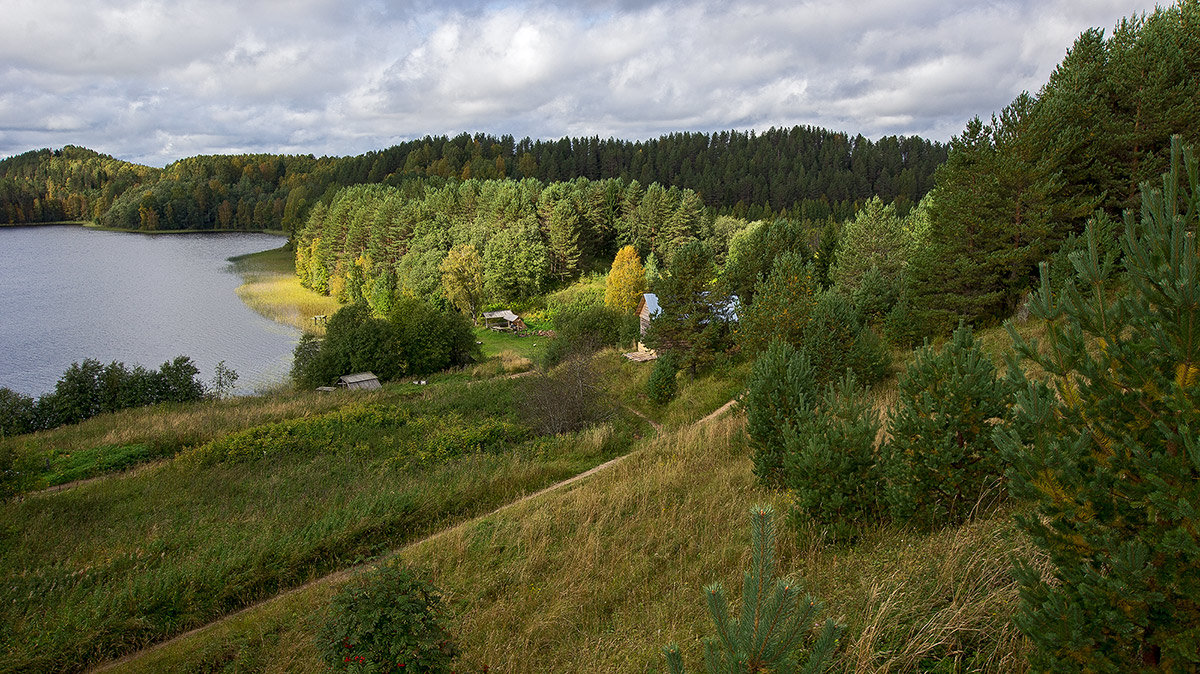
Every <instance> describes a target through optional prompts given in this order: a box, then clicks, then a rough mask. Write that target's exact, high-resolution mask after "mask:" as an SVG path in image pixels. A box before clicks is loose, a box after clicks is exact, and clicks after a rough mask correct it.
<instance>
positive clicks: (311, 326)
mask: <svg viewBox="0 0 1200 674" xmlns="http://www.w3.org/2000/svg"><path fill="white" fill-rule="evenodd" d="M231 261H232V262H233V266H234V270H235V271H237V272H238V273H239V274H241V276H242V285H241V286H239V287H238V288H237V294H238V297H240V298H241V299H242V301H243V302H245V303H246V305H247V306H249V307H250V308H251V309H254V310H255V311H257V312H258V313H260V314H262V315H263V316H265V317H267V318H269V319H271V320H273V321H275V322H277V323H283V324H284V325H291V326H293V327H296V328H299V329H301V330H305V331H308V332H313V333H316V334H324V332H325V328H324V326H323V325H321V324H317V323H315V322H313V316H322V315H323V316H332V315H333V314H334V313H336V312H337V310H338V309H339V308H341V304H339V303H338V301H337V300H336V299H334V298H332V297H327V296H325V295H321V294H318V293H315V292H313V291H311V290H309V289H308V288H305V287H304V286H302V285H300V279H299V278H298V277H297V276H296V258H295V254H294V253H292V252H291V251H289V250H287V249H286V247H285V248H276V249H274V250H268V251H263V252H261V253H252V254H250V255H241V256H238V257H235V258H231Z"/></svg>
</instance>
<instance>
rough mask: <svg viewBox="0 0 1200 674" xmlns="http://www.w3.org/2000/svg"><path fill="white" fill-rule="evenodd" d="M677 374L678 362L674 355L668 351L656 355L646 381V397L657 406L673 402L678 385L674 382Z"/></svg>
mask: <svg viewBox="0 0 1200 674" xmlns="http://www.w3.org/2000/svg"><path fill="white" fill-rule="evenodd" d="M678 374H679V361H678V360H677V359H676V358H675V354H673V353H671V352H670V351H665V352H663V353H660V354H658V359H657V360H655V361H654V369H653V370H651V371H650V378H649V379H648V380H646V397H648V398H650V400H651V401H652V402H654V403H656V404H659V405H666V404H667V403H669V402H671V401H672V400H674V398H675V394H676V393H677V392H678V391H679V384H678V383H677V382H676V381H675V378H676V376H677V375H678Z"/></svg>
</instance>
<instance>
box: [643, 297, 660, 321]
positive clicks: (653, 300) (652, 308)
mask: <svg viewBox="0 0 1200 674" xmlns="http://www.w3.org/2000/svg"><path fill="white" fill-rule="evenodd" d="M642 299H644V300H646V311H648V312H649V313H650V316H651V317H653V316H654V315H655V314H657V313H658V312H659V311H662V309H660V308H659V306H658V295H655V294H654V293H646V294H644V295H642Z"/></svg>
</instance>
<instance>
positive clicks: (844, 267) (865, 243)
mask: <svg viewBox="0 0 1200 674" xmlns="http://www.w3.org/2000/svg"><path fill="white" fill-rule="evenodd" d="M911 249H912V240H911V239H910V237H909V236H908V233H907V232H906V231H905V229H904V226H903V224H902V222H901V218H900V217H899V216H898V215H896V207H895V205H894V204H889V205H887V206H885V205H884V204H883V202H882V201H881V200H880V199H879V197H874V198H871V199H869V200H867V203H865V204H863V207H862V208H861V209H859V211H858V213H857V214H856V215H855V217H854V220H851V221H850V222H847V223H846V225H845V226H844V227H842V233H841V237H840V238H839V240H838V247H837V252H836V254H835V257H836V260H837V262H836V263H835V264H834V266H833V268H832V270H831V276H832V278H833V282H834V286H835V287H837V288H839V289H840V290H841V291H842V292H844V293H846V294H847V295H853V294H854V293H855V292H857V291H858V290H859V287H860V286H861V285H862V280H863V277H864V275H865V274H866V273H867V271H868V270H871V269H874V270H876V271H877V272H878V273H879V274H880V275H882V276H883V278H884V279H886V280H887V281H888V282H890V283H892V284H895V283H898V282H899V281H900V277H901V275H902V274H903V273H904V267H905V265H906V264H907V262H908V257H909V254H910V253H911Z"/></svg>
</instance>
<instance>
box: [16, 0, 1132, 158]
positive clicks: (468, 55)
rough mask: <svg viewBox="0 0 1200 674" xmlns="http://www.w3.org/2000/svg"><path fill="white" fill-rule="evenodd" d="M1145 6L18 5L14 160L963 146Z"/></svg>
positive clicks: (915, 2)
mask: <svg viewBox="0 0 1200 674" xmlns="http://www.w3.org/2000/svg"><path fill="white" fill-rule="evenodd" d="M1139 1H1140V2H1141V5H1139V6H1137V7H1134V8H1132V9H1131V8H1130V7H1129V5H1128V3H1127V2H1117V1H1115V0H1045V1H1040V0H999V1H993V2H977V3H959V4H956V5H953V6H952V7H947V4H946V3H944V2H936V1H934V0H909V1H907V2H903V3H901V2H895V1H892V0H864V1H863V2H856V3H844V2H837V1H835V0H807V1H802V2H785V1H760V2H749V3H747V2H738V3H730V2H724V3H717V2H657V1H641V0H603V1H601V2H582V1H576V2H574V3H548V2H537V1H524V0H511V1H507V2H493V3H487V4H482V5H481V4H478V3H469V2H464V1H455V2H449V3H446V2H433V0H411V1H409V2H393V1H389V0H373V1H371V2H365V3H360V4H357V5H353V6H351V7H350V8H349V9H348V8H347V4H346V3H340V2H336V1H335V0H302V1H299V2H283V1H282V0H272V1H268V2H256V3H243V2H237V1H236V0H217V1H215V2H207V3H204V4H203V5H197V4H195V3H185V2H171V1H167V0H123V1H118V2H100V1H98V0H92V1H82V2H65V1H64V0H37V1H31V0H11V1H10V2H9V3H8V6H7V7H6V11H5V15H6V16H5V19H6V20H5V21H4V22H2V23H0V155H9V154H15V153H19V152H23V151H25V150H28V149H32V148H35V147H45V146H51V147H57V146H61V145H64V144H68V143H70V144H77V145H85V146H88V147H93V148H95V149H98V150H101V151H104V152H108V153H111V154H114V155H116V156H119V157H123V158H127V159H131V160H134V161H141V162H146V163H150V164H155V165H163V164H165V163H167V162H170V161H173V160H174V159H177V158H179V157H182V156H188V155H191V154H197V153H214V152H240V151H256V152H304V153H307V152H312V153H315V154H353V153H358V152H363V151H366V150H369V149H377V148H381V147H386V146H387V145H390V144H392V143H394V142H397V141H399V140H403V139H407V138H414V137H420V136H424V135H426V134H443V133H445V134H455V133H459V132H462V131H483V132H489V133H509V134H513V135H514V136H516V137H522V136H526V135H528V136H532V137H540V138H555V137H561V136H563V135H575V136H581V135H599V136H602V137H607V136H610V135H611V136H616V137H622V138H631V139H632V138H648V137H654V136H657V135H659V134H662V133H668V132H671V131H682V130H705V131H711V130H720V129H728V128H741V129H744V128H760V129H765V128H767V127H769V126H791V125H793V124H812V125H817V126H825V127H829V128H833V129H837V130H843V131H847V132H850V133H862V134H864V135H866V136H869V137H878V136H880V135H884V134H907V135H911V134H919V135H923V136H927V137H931V138H935V139H938V140H947V139H948V138H949V137H950V136H951V135H953V134H955V133H957V132H958V131H960V130H961V129H962V127H963V125H964V123H965V122H966V120H967V119H969V118H970V117H972V116H974V115H981V116H988V115H990V114H991V113H992V112H994V111H996V110H998V109H1000V108H1001V107H1003V106H1004V105H1005V104H1007V103H1008V102H1009V101H1010V100H1012V98H1013V97H1014V96H1015V95H1016V94H1017V93H1019V92H1020V91H1022V90H1031V91H1036V90H1037V88H1039V87H1040V86H1041V84H1042V83H1044V82H1045V80H1046V78H1047V77H1048V76H1049V74H1050V72H1051V71H1052V69H1053V68H1054V66H1055V65H1056V64H1057V62H1058V61H1059V60H1061V58H1062V56H1063V55H1064V54H1065V52H1066V50H1067V48H1068V47H1069V46H1070V44H1071V42H1072V41H1073V39H1074V38H1075V36H1076V35H1078V34H1079V33H1080V32H1081V31H1082V30H1084V29H1086V28H1088V27H1091V26H1099V27H1103V28H1110V27H1111V26H1112V25H1113V24H1114V23H1115V22H1116V21H1117V20H1119V19H1120V18H1121V17H1122V16H1125V15H1127V14H1130V13H1131V12H1132V11H1143V10H1150V9H1152V8H1153V6H1152V3H1151V2H1149V1H1148V0H1139Z"/></svg>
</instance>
